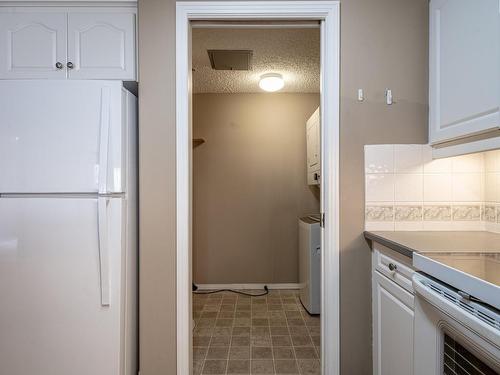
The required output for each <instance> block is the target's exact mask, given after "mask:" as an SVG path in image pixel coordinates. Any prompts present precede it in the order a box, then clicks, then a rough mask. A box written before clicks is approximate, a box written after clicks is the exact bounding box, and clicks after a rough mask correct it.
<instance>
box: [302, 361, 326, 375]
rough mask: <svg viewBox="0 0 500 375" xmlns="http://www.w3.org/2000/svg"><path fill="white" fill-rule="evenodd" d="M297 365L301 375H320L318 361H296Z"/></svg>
mask: <svg viewBox="0 0 500 375" xmlns="http://www.w3.org/2000/svg"><path fill="white" fill-rule="evenodd" d="M297 364H298V365H299V370H300V373H301V374H302V375H320V374H321V366H320V363H319V360H310V359H298V360H297Z"/></svg>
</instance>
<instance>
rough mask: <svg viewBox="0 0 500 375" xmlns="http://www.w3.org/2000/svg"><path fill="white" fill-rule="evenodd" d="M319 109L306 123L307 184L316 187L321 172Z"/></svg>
mask: <svg viewBox="0 0 500 375" xmlns="http://www.w3.org/2000/svg"><path fill="white" fill-rule="evenodd" d="M320 132H321V129H320V118H319V108H318V109H317V110H316V111H315V112H314V113H313V114H312V116H311V117H310V118H309V120H307V123H306V138H307V144H306V146H307V184H308V185H318V184H319V182H320V172H321V153H320V150H321V136H320Z"/></svg>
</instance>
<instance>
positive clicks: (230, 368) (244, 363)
mask: <svg viewBox="0 0 500 375" xmlns="http://www.w3.org/2000/svg"><path fill="white" fill-rule="evenodd" d="M227 373H228V374H231V375H233V374H249V373H250V360H234V361H233V360H230V361H229V362H228V364H227Z"/></svg>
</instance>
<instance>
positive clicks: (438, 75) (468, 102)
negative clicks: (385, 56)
mask: <svg viewBox="0 0 500 375" xmlns="http://www.w3.org/2000/svg"><path fill="white" fill-rule="evenodd" d="M499 44H500V15H499V2H498V0H477V1H470V0H431V3H430V46H429V48H430V50H429V58H430V70H429V75H430V86H429V89H430V92H429V140H430V143H431V144H438V143H442V142H446V141H450V140H454V139H460V138H465V137H468V136H472V135H475V134H479V133H484V132H488V131H492V130H496V129H498V128H499V125H500V121H499V103H500V95H499V94H500V74H499V73H500V56H499Z"/></svg>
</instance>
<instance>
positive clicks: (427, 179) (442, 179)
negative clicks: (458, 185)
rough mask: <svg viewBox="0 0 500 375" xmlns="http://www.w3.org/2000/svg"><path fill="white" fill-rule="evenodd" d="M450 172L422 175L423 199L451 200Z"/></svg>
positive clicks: (432, 200) (434, 200)
mask: <svg viewBox="0 0 500 375" xmlns="http://www.w3.org/2000/svg"><path fill="white" fill-rule="evenodd" d="M451 183H452V177H451V173H441V174H425V175H424V201H425V202H438V201H446V200H451V193H452V188H451Z"/></svg>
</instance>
